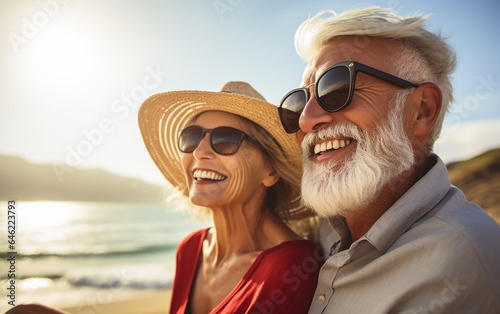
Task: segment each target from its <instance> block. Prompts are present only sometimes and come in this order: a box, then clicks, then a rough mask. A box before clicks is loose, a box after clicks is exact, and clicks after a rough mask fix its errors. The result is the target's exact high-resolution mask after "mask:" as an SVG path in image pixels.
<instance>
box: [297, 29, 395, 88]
mask: <svg viewBox="0 0 500 314" xmlns="http://www.w3.org/2000/svg"><path fill="white" fill-rule="evenodd" d="M396 50H397V48H396V43H394V42H393V41H391V40H389V39H385V38H378V37H369V36H348V37H342V38H337V39H332V40H330V41H328V42H326V43H325V44H324V45H323V46H322V47H321V48H320V49H318V52H317V53H316V55H315V56H314V57H313V58H311V60H310V61H309V63H308V64H307V66H306V67H305V69H304V72H303V76H302V85H304V84H306V86H307V85H309V84H310V83H313V82H315V81H316V79H317V78H318V77H319V76H320V75H321V73H323V71H325V70H326V69H327V68H328V67H330V66H332V65H334V64H336V63H339V62H342V61H357V62H361V63H365V62H366V61H367V60H377V65H381V64H383V67H386V66H387V65H388V61H389V59H390V56H391V55H392V54H393V53H394V52H395V51H396ZM368 63H370V62H368Z"/></svg>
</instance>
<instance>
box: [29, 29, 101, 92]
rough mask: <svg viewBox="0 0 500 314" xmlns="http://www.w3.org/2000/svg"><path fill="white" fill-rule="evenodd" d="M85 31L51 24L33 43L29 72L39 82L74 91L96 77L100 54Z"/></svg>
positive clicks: (39, 83) (30, 50)
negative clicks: (86, 36)
mask: <svg viewBox="0 0 500 314" xmlns="http://www.w3.org/2000/svg"><path fill="white" fill-rule="evenodd" d="M95 48H96V47H94V45H93V43H92V42H90V41H89V40H88V39H87V38H85V36H84V34H82V33H79V32H76V31H74V30H71V29H69V28H64V27H58V26H57V25H49V26H47V27H46V28H44V29H42V30H40V31H39V35H37V37H36V38H35V39H34V40H33V42H32V43H31V44H30V46H29V56H28V66H29V69H28V71H29V72H28V73H30V75H31V76H33V78H34V79H35V80H36V81H37V85H38V86H40V85H41V86H42V87H43V88H47V89H49V90H50V89H54V88H57V89H58V90H59V91H61V92H64V91H66V92H71V91H74V90H76V89H77V88H81V86H82V85H83V86H85V85H88V84H89V83H91V82H92V80H93V79H95V76H96V68H99V69H100V70H102V67H99V58H98V55H97V53H96V49H95Z"/></svg>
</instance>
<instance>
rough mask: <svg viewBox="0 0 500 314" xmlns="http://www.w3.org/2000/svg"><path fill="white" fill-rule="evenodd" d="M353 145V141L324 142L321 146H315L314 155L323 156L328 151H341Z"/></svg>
mask: <svg viewBox="0 0 500 314" xmlns="http://www.w3.org/2000/svg"><path fill="white" fill-rule="evenodd" d="M349 144H351V140H348V139H347V140H330V141H326V142H323V143H321V144H316V145H314V154H315V155H318V154H322V153H324V152H326V151H327V150H331V149H339V148H343V147H346V146H348V145H349Z"/></svg>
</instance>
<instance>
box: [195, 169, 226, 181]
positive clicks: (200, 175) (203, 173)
mask: <svg viewBox="0 0 500 314" xmlns="http://www.w3.org/2000/svg"><path fill="white" fill-rule="evenodd" d="M193 177H194V179H195V180H212V181H222V180H224V179H226V177H225V176H223V175H221V174H218V173H216V172H214V171H207V170H195V171H194V173H193Z"/></svg>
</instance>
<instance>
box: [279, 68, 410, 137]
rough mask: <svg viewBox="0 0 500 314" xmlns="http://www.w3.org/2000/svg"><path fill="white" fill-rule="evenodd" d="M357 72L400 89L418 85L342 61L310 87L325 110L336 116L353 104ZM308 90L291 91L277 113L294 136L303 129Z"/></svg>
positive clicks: (308, 96)
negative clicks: (303, 112)
mask: <svg viewBox="0 0 500 314" xmlns="http://www.w3.org/2000/svg"><path fill="white" fill-rule="evenodd" d="M358 72H362V73H365V74H368V75H370V76H372V77H375V78H378V79H381V80H383V81H386V82H388V83H391V84H393V85H395V86H397V87H400V88H409V87H418V85H417V84H413V83H411V82H408V81H406V80H403V79H402V78H399V77H397V76H394V75H391V74H389V73H386V72H382V71H380V70H377V69H375V68H372V67H369V66H367V65H364V64H361V63H358V62H354V61H343V62H339V63H336V64H334V65H332V66H331V67H329V68H328V69H326V70H325V72H323V73H322V74H321V76H320V77H319V78H318V80H317V81H316V83H313V84H311V85H314V95H315V97H316V100H317V101H318V104H319V105H320V106H321V108H323V110H325V111H327V112H336V111H339V110H342V109H344V108H346V107H347V106H349V105H350V104H351V101H352V96H353V94H354V89H355V83H356V74H357V73H358ZM311 85H309V86H308V87H310V86H311ZM308 87H302V88H297V89H294V90H292V91H291V92H289V93H288V94H286V95H285V97H283V99H282V100H281V102H280V106H279V109H278V112H279V116H280V120H281V124H282V125H283V128H284V129H285V131H286V132H287V133H295V132H297V131H298V130H299V128H300V127H299V118H300V115H301V114H302V111H303V110H304V108H305V107H306V104H307V102H308V101H309V98H310V97H311V95H310V93H309V89H308Z"/></svg>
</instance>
